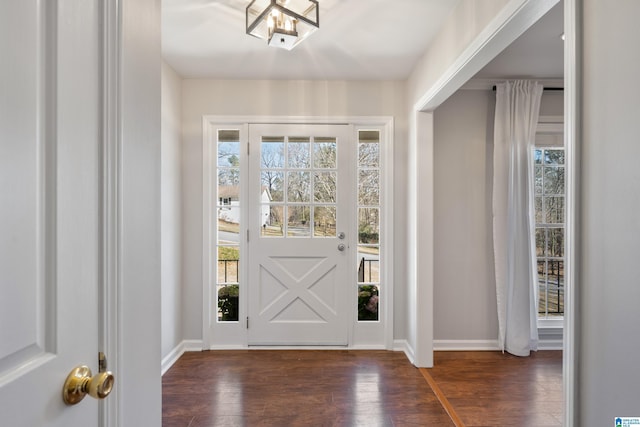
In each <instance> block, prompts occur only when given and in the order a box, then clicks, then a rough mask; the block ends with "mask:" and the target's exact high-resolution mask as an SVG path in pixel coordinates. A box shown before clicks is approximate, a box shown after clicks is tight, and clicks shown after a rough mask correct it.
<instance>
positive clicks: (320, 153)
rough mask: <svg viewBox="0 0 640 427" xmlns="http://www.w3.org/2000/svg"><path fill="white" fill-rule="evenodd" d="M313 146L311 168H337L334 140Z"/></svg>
mask: <svg viewBox="0 0 640 427" xmlns="http://www.w3.org/2000/svg"><path fill="white" fill-rule="evenodd" d="M319 139H320V138H316V142H315V143H314V144H313V159H314V160H313V166H314V167H315V168H316V169H335V168H336V167H337V160H336V159H337V148H338V147H337V144H336V141H335V138H333V140H332V141H331V142H317V141H318V140H319Z"/></svg>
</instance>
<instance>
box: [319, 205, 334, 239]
mask: <svg viewBox="0 0 640 427" xmlns="http://www.w3.org/2000/svg"><path fill="white" fill-rule="evenodd" d="M313 235H314V236H315V237H336V208H335V207H333V206H315V207H314V208H313Z"/></svg>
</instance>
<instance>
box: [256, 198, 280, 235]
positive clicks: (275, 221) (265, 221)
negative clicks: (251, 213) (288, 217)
mask: <svg viewBox="0 0 640 427" xmlns="http://www.w3.org/2000/svg"><path fill="white" fill-rule="evenodd" d="M260 215H261V217H262V236H263V237H282V236H284V206H279V205H275V206H274V205H262V208H261V212H260Z"/></svg>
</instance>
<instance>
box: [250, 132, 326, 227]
mask: <svg viewBox="0 0 640 427" xmlns="http://www.w3.org/2000/svg"><path fill="white" fill-rule="evenodd" d="M337 150H338V145H337V140H336V138H335V137H317V136H316V137H309V136H300V137H283V136H263V137H262V141H261V147H260V179H261V183H262V196H261V215H262V216H261V218H262V220H261V225H262V231H261V233H262V237H267V238H273V237H280V238H324V237H336V209H337V203H336V188H337V168H338V164H337V159H338V151H337Z"/></svg>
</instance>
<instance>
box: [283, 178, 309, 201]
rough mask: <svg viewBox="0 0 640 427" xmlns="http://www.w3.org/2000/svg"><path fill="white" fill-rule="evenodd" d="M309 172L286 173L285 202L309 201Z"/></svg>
mask: <svg viewBox="0 0 640 427" xmlns="http://www.w3.org/2000/svg"><path fill="white" fill-rule="evenodd" d="M309 180H310V178H309V172H288V173H287V202H288V203H302V202H309V200H310V194H309V193H310V183H309Z"/></svg>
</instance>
